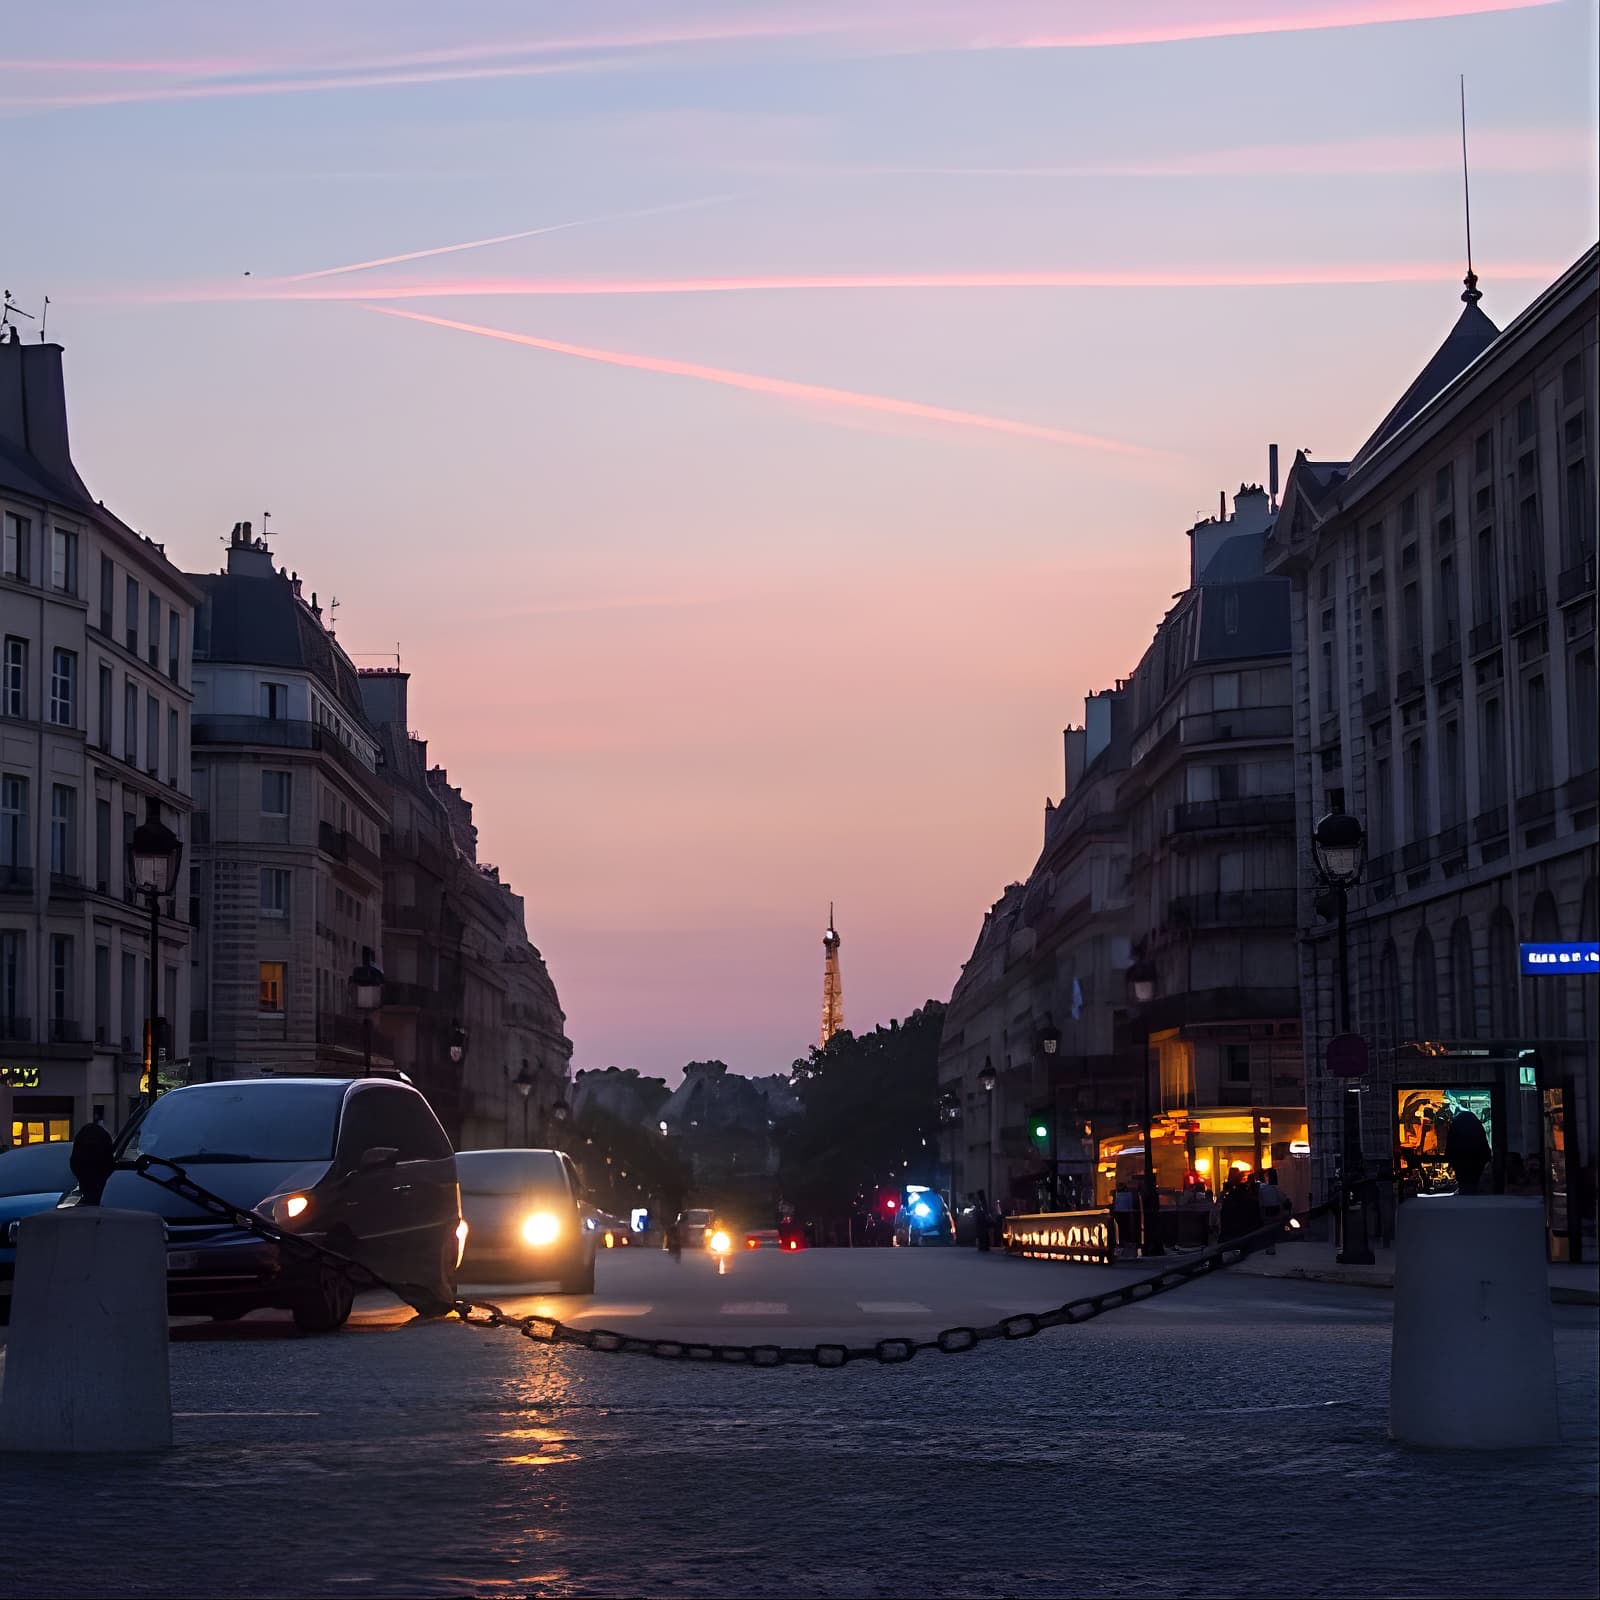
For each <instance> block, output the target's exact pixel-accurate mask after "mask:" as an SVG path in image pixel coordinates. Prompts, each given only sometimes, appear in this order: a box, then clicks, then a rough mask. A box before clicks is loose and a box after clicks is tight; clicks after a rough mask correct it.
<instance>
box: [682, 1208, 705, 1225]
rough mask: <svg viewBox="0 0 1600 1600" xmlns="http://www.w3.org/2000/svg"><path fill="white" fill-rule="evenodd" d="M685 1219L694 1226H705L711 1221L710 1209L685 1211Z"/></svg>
mask: <svg viewBox="0 0 1600 1600" xmlns="http://www.w3.org/2000/svg"><path fill="white" fill-rule="evenodd" d="M683 1220H684V1221H685V1222H687V1223H688V1224H689V1226H690V1227H692V1228H703V1227H705V1226H706V1225H707V1224H708V1223H709V1222H710V1221H711V1213H710V1212H709V1211H685V1212H684V1214H683Z"/></svg>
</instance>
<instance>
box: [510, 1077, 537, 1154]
mask: <svg viewBox="0 0 1600 1600" xmlns="http://www.w3.org/2000/svg"><path fill="white" fill-rule="evenodd" d="M534 1081H535V1080H534V1076H533V1074H532V1073H531V1072H530V1071H529V1070H528V1058H527V1057H526V1056H524V1057H523V1058H522V1071H521V1072H519V1073H518V1074H517V1075H516V1077H515V1078H514V1079H513V1080H512V1084H513V1086H514V1087H515V1089H516V1091H517V1093H518V1094H520V1095H521V1096H522V1144H523V1148H524V1149H526V1148H527V1144H528V1097H529V1095H531V1094H532V1093H533V1085H534Z"/></svg>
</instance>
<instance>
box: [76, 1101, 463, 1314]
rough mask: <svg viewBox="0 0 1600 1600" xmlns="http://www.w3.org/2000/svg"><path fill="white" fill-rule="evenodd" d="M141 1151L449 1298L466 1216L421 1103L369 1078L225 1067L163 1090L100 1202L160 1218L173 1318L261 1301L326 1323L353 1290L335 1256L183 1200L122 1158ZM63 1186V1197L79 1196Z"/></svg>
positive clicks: (245, 1206)
mask: <svg viewBox="0 0 1600 1600" xmlns="http://www.w3.org/2000/svg"><path fill="white" fill-rule="evenodd" d="M140 1155H153V1156H160V1157H162V1158H163V1159H164V1160H168V1161H173V1162H176V1163H177V1164H178V1165H179V1166H181V1167H183V1168H184V1169H185V1171H187V1172H188V1173H189V1175H190V1177H191V1178H193V1179H194V1181H195V1182H196V1183H198V1184H200V1185H201V1186H202V1187H204V1188H206V1189H209V1190H211V1191H212V1192H213V1193H214V1194H217V1195H220V1196H221V1197H222V1198H223V1199H224V1200H227V1201H229V1202H231V1203H232V1204H233V1205H236V1206H238V1207H239V1208H240V1209H241V1210H248V1211H256V1212H259V1213H260V1214H261V1215H262V1216H263V1217H266V1218H267V1219H269V1220H270V1221H271V1222H273V1223H275V1224H277V1226H278V1227H280V1228H282V1229H283V1230H284V1231H285V1232H292V1233H297V1234H303V1235H305V1236H306V1237H307V1238H310V1239H315V1240H317V1241H318V1242H320V1243H324V1244H326V1245H328V1246H329V1247H330V1248H331V1249H334V1250H337V1251H339V1252H340V1253H341V1254H343V1255H347V1256H350V1257H352V1258H354V1259H355V1260H357V1261H359V1262H361V1263H362V1264H363V1265H364V1266H366V1267H368V1268H369V1269H370V1270H371V1271H373V1272H375V1273H377V1274H379V1275H380V1276H381V1277H383V1278H385V1279H387V1280H389V1281H390V1282H392V1283H402V1284H415V1285H417V1286H418V1287H420V1288H423V1289H425V1290H427V1291H428V1292H429V1293H430V1294H432V1295H434V1296H436V1297H437V1298H438V1299H439V1300H440V1301H441V1302H443V1303H445V1304H448V1303H449V1302H450V1301H452V1300H453V1299H454V1298H455V1292H456V1270H457V1267H458V1266H459V1264H460V1260H461V1246H462V1241H463V1239H464V1238H465V1234H466V1229H465V1225H464V1224H463V1222H462V1220H461V1197H460V1193H459V1191H458V1189H457V1186H456V1166H455V1157H454V1155H453V1153H452V1152H451V1149H450V1141H449V1139H448V1138H447V1137H446V1136H445V1131H444V1129H443V1128H441V1127H440V1126H439V1122H438V1119H437V1118H436V1117H435V1116H434V1114H433V1111H432V1109H431V1108H430V1107H429V1105H428V1102H427V1101H426V1100H424V1099H423V1098H422V1096H421V1095H420V1094H418V1093H417V1091H416V1090H415V1089H412V1088H410V1087H408V1086H407V1085H405V1084H402V1083H398V1082H391V1081H387V1080H382V1079H374V1078H355V1079H350V1078H310V1077H307V1078H236V1079H230V1080H227V1081H224V1082H221V1083H199V1084H191V1085H189V1086H188V1087H186V1088H182V1089H173V1090H171V1091H170V1092H169V1093H167V1094H164V1095H162V1096H161V1098H160V1099H159V1100H157V1101H156V1102H155V1103H154V1104H153V1105H150V1106H148V1107H146V1108H144V1109H143V1110H142V1111H140V1112H139V1113H138V1115H137V1116H136V1117H135V1118H134V1120H133V1121H132V1122H130V1123H129V1124H128V1126H127V1127H126V1128H125V1129H124V1130H123V1132H122V1134H121V1136H120V1137H119V1138H118V1140H117V1144H116V1160H117V1169H116V1170H115V1171H113V1172H112V1174H111V1178H110V1181H109V1182H108V1183H107V1184H106V1190H105V1196H104V1202H103V1203H104V1204H105V1205H107V1206H111V1207H121V1208H124V1209H126V1210H130V1211H153V1212H154V1213H155V1214H156V1215H157V1216H159V1217H161V1218H163V1219H164V1220H165V1222H166V1225H167V1305H168V1309H169V1310H170V1311H171V1312H172V1313H173V1314H174V1315H175V1316H192V1315H209V1316H211V1317H213V1318H215V1319H216V1320H218V1321H232V1320H234V1319H236V1318H238V1317H242V1316H244V1315H245V1314H246V1313H247V1312H250V1311H253V1310H256V1309H258V1308H260V1307H264V1306H270V1307H278V1308H281V1309H284V1310H287V1311H290V1312H292V1313H293V1315H294V1320H295V1325H296V1326H297V1327H298V1328H300V1329H301V1330H302V1331H303V1332H306V1333H328V1332H331V1331H332V1330H333V1329H335V1328H338V1327H340V1326H342V1325H343V1324H344V1322H345V1321H346V1320H347V1319H348V1318H349V1315H350V1309H351V1306H352V1304H353V1303H354V1299H355V1291H354V1287H353V1285H352V1284H351V1282H350V1279H349V1277H348V1276H347V1275H346V1274H345V1273H343V1272H341V1271H339V1270H338V1268H337V1267H335V1266H332V1265H328V1266H323V1265H321V1264H317V1263H306V1262H302V1261H300V1260H299V1259H298V1258H297V1257H295V1256H293V1255H291V1254H289V1253H288V1252H286V1251H284V1250H282V1249H281V1248H280V1247H279V1246H278V1245H277V1244H276V1243H274V1242H272V1241H269V1240H266V1239H260V1238H257V1237H256V1236H255V1235H254V1234H251V1233H249V1232H247V1231H246V1230H245V1229H243V1228H240V1227H237V1226H235V1225H234V1224H233V1223H231V1222H224V1221H222V1220H221V1219H219V1218H217V1217H214V1216H212V1215H211V1214H210V1213H209V1212H206V1211H203V1210H201V1209H200V1208H199V1207H196V1206H191V1205H190V1204H189V1203H188V1202H187V1201H184V1200H181V1199H179V1197H178V1196H177V1195H175V1194H173V1193H172V1191H171V1190H169V1189H163V1188H161V1187H160V1186H159V1185H158V1184H155V1183H152V1182H151V1181H150V1180H149V1179H148V1178H145V1177H142V1176H141V1175H140V1174H139V1173H137V1172H135V1171H133V1170H132V1167H133V1163H134V1161H135V1159H136V1158H137V1157H138V1156H140ZM77 1203H78V1191H77V1190H76V1188H74V1189H72V1190H71V1191H70V1192H69V1193H68V1194H67V1195H65V1196H64V1197H63V1199H62V1201H61V1204H62V1205H63V1206H71V1205H76V1204H77Z"/></svg>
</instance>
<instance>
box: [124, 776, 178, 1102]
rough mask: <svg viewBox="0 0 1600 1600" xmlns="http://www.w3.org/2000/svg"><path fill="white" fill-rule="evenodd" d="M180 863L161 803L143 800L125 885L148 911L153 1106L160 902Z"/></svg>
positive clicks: (147, 1043)
mask: <svg viewBox="0 0 1600 1600" xmlns="http://www.w3.org/2000/svg"><path fill="white" fill-rule="evenodd" d="M182 864H183V840H181V839H180V838H179V837H178V836H177V834H175V833H174V832H173V831H172V829H171V828H169V827H168V826H167V825H166V824H165V823H164V822H163V821H162V820H161V802H160V801H159V800H157V799H155V798H154V797H153V796H152V797H151V798H149V799H147V800H146V801H145V812H144V821H143V822H141V823H140V824H139V826H138V827H137V828H135V829H134V830H133V837H132V838H131V839H129V841H128V882H129V883H130V884H131V885H132V887H133V890H134V892H135V893H136V894H140V895H143V896H144V899H145V903H146V904H147V905H148V906H149V908H150V993H149V999H148V1006H149V1011H148V1015H147V1017H146V1020H145V1025H144V1072H145V1100H146V1102H147V1103H149V1104H154V1103H155V1098H156V1096H157V1095H158V1094H160V1092H161V1085H160V1082H159V1079H160V1072H159V1067H160V1047H159V1045H158V1043H157V1033H158V1030H159V1019H158V1017H157V1012H159V1011H160V1009H161V902H162V901H163V900H166V899H170V898H171V896H172V894H173V893H174V891H175V890H176V889H177V887H178V868H179V867H180V866H181V865H182Z"/></svg>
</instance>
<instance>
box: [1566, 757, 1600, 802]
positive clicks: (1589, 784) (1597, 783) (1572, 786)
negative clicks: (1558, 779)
mask: <svg viewBox="0 0 1600 1600" xmlns="http://www.w3.org/2000/svg"><path fill="white" fill-rule="evenodd" d="M1561 798H1562V801H1563V802H1564V803H1565V805H1566V807H1567V809H1568V810H1569V811H1577V810H1579V809H1581V808H1582V807H1584V806H1592V805H1593V804H1594V803H1595V801H1596V800H1600V768H1595V767H1590V768H1589V770H1588V771H1587V772H1580V773H1578V775H1577V776H1576V777H1573V778H1568V779H1567V781H1566V783H1565V784H1564V785H1563V786H1562V789H1561Z"/></svg>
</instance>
